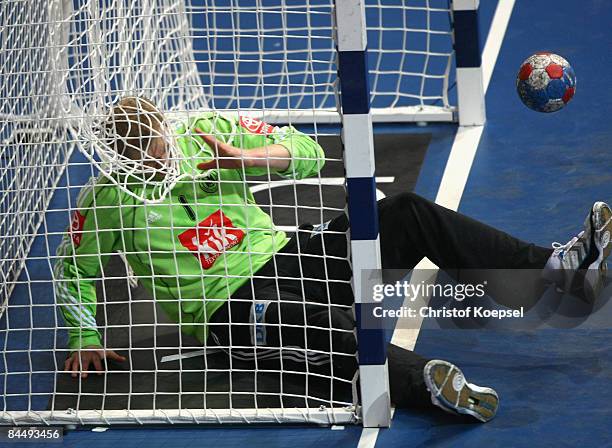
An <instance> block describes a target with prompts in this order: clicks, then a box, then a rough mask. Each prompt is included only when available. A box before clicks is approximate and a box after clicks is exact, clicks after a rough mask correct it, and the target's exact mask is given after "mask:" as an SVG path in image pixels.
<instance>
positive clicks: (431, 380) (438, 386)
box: [423, 359, 499, 422]
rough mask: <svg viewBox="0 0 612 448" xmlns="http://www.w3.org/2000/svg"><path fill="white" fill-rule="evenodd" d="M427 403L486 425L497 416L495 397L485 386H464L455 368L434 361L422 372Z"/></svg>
mask: <svg viewBox="0 0 612 448" xmlns="http://www.w3.org/2000/svg"><path fill="white" fill-rule="evenodd" d="M423 376H424V378H425V384H426V386H427V390H429V392H431V402H432V403H433V404H435V405H436V406H438V407H440V408H442V409H443V410H445V411H446V412H450V413H452V414H465V415H471V416H472V417H474V418H476V419H478V420H480V421H481V422H488V421H489V420H491V419H492V418H493V417H495V414H496V413H497V408H498V407H499V397H498V396H497V392H495V391H494V390H493V389H491V388H489V387H480V386H476V385H475V384H471V383H468V382H467V380H466V379H465V377H464V376H463V373H462V372H461V370H459V368H458V367H457V366H455V365H454V364H451V363H450V362H447V361H441V360H439V359H434V360H432V361H429V362H428V363H427V364H426V365H425V368H424V369H423Z"/></svg>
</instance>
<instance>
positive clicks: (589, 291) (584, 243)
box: [542, 202, 612, 303]
mask: <svg viewBox="0 0 612 448" xmlns="http://www.w3.org/2000/svg"><path fill="white" fill-rule="evenodd" d="M611 231H612V211H611V210H610V207H609V206H608V205H607V204H606V203H604V202H596V203H595V204H593V208H592V209H591V213H589V215H588V216H587V217H586V219H585V221H584V230H583V231H582V232H580V233H579V234H578V235H576V236H575V237H574V238H572V239H571V240H570V241H569V242H567V243H566V244H560V243H557V242H555V243H553V244H552V247H553V249H554V251H553V253H552V255H551V256H550V258H549V259H548V262H547V263H546V266H545V267H544V271H543V274H542V276H543V277H544V278H545V279H547V280H549V281H551V282H553V283H555V284H556V285H557V287H558V288H559V289H560V290H561V291H564V292H568V293H570V294H574V295H577V296H578V297H581V298H584V299H585V300H587V301H588V302H589V303H593V302H594V301H595V299H597V297H598V295H599V293H600V291H601V289H602V286H603V280H604V276H605V271H606V269H607V265H606V263H605V260H606V258H607V257H608V255H610V251H611V250H612V245H610V244H609V243H610V233H611Z"/></svg>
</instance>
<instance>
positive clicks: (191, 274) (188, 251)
mask: <svg viewBox="0 0 612 448" xmlns="http://www.w3.org/2000/svg"><path fill="white" fill-rule="evenodd" d="M105 130H106V131H107V133H109V135H111V136H112V139H113V143H112V147H113V148H114V150H115V151H116V152H117V154H118V156H121V157H123V158H124V159H127V160H130V161H132V162H133V163H132V166H131V167H132V168H131V169H132V171H131V172H132V173H136V172H138V169H139V168H138V167H140V169H142V171H143V172H148V173H151V172H154V173H155V175H154V177H155V178H157V179H162V178H163V177H164V167H166V166H167V165H168V164H170V163H172V160H170V156H169V147H168V144H169V143H168V135H167V133H168V132H169V131H168V130H167V129H166V124H165V119H164V116H163V114H162V112H161V111H159V110H158V109H157V108H156V107H155V105H153V104H152V103H151V102H150V101H149V100H147V99H144V98H140V97H125V98H123V99H122V100H121V101H119V102H118V103H117V104H116V105H115V106H114V107H113V108H112V110H111V111H110V114H109V118H108V120H107V122H106V123H105ZM174 134H176V135H177V138H176V145H177V147H178V148H180V151H181V152H182V158H181V161H180V168H179V170H180V171H181V172H187V173H191V174H194V173H198V174H202V171H204V172H205V173H206V172H207V173H208V174H207V176H206V177H205V178H201V177H197V178H191V179H190V180H189V181H181V182H178V183H177V184H176V185H175V186H174V187H173V188H172V190H171V191H170V193H169V194H168V195H167V197H165V199H164V200H163V201H161V202H159V203H154V204H152V203H147V204H146V205H143V203H142V202H139V201H138V200H137V199H136V198H135V197H136V196H142V195H144V196H146V195H147V194H148V190H147V188H150V187H149V186H148V184H147V183H146V182H139V181H134V182H132V183H131V184H130V185H129V188H130V190H131V192H132V193H134V194H132V195H131V194H128V193H127V192H126V191H124V190H123V189H121V188H119V187H118V186H117V185H116V184H115V183H113V182H111V181H110V180H109V179H107V178H105V177H99V178H98V179H97V180H96V181H95V182H93V183H92V184H91V185H89V186H88V187H86V188H84V189H83V190H82V191H81V193H80V196H79V199H78V211H76V212H75V215H74V217H73V221H72V225H71V229H70V232H69V234H67V235H66V237H65V238H64V240H63V242H62V245H61V247H60V248H59V250H58V254H59V255H60V260H59V261H58V264H57V266H56V271H55V272H56V295H57V299H58V302H59V304H60V308H61V311H62V313H63V316H64V319H65V321H66V322H67V324H68V325H69V326H70V327H71V328H70V330H69V347H70V349H72V353H71V355H70V356H69V357H68V359H67V360H66V363H65V370H66V371H70V372H72V375H73V376H75V377H76V376H77V375H78V373H79V372H80V374H81V376H82V377H83V378H84V377H86V376H87V374H88V372H89V371H90V369H95V370H98V371H100V370H102V369H103V361H104V360H105V359H112V360H115V361H123V360H124V358H123V357H122V356H120V355H118V354H117V353H115V352H114V351H112V350H109V349H108V348H107V347H104V344H103V343H102V339H101V335H100V333H99V331H98V329H97V327H96V321H95V315H96V295H95V294H96V293H95V279H97V278H100V276H101V274H102V273H103V270H104V266H105V264H106V262H107V261H108V259H109V256H110V255H111V254H112V253H113V252H115V251H121V252H123V253H124V254H125V256H126V258H127V261H128V263H129V265H130V266H131V268H132V269H133V271H134V273H135V275H136V277H137V278H138V279H139V280H140V281H141V282H142V284H143V285H144V286H145V287H146V288H147V289H148V290H149V291H151V293H152V294H153V296H154V297H155V299H156V300H157V302H158V303H159V304H160V305H161V307H162V308H163V309H164V311H165V312H166V313H167V314H168V315H169V316H170V317H171V318H172V319H173V320H174V321H176V322H179V323H180V326H181V331H182V332H184V333H186V334H190V335H193V336H195V337H197V338H198V339H199V340H200V341H201V342H202V343H207V344H215V345H218V346H219V347H221V348H225V350H226V351H227V352H228V353H229V354H231V355H232V356H242V358H243V359H244V358H245V357H248V356H251V357H254V356H257V357H261V359H264V358H266V359H268V358H270V357H275V356H276V357H282V358H283V362H285V364H284V365H285V366H287V364H286V363H291V362H301V363H302V365H303V363H304V362H308V363H311V365H313V366H321V364H325V363H329V362H330V360H331V361H332V362H333V367H334V375H335V376H339V377H342V378H346V379H351V378H353V377H354V374H355V372H356V369H357V361H356V351H357V349H356V341H355V337H354V331H353V330H354V327H355V321H354V315H353V312H352V309H351V306H352V304H353V300H354V298H353V293H352V289H351V287H350V282H349V281H350V279H351V276H352V272H351V268H350V265H349V263H348V261H347V248H348V240H347V234H346V232H347V230H348V224H349V223H348V218H347V216H346V215H344V214H342V215H340V216H338V217H336V218H335V219H332V220H331V221H330V222H328V223H326V224H324V225H321V226H318V227H317V228H316V229H313V227H312V226H308V225H305V226H302V227H300V230H299V231H298V232H296V234H295V235H293V236H291V237H289V236H287V235H286V234H285V233H284V232H282V231H278V230H276V229H275V227H274V224H273V222H272V219H271V218H270V216H268V215H267V214H266V213H265V212H264V211H263V210H262V209H261V208H260V207H259V206H258V205H257V204H256V203H255V201H254V198H253V195H252V193H251V192H250V190H249V187H248V184H247V182H246V179H245V176H249V175H262V174H267V173H269V172H274V173H276V174H278V175H280V176H281V177H285V178H292V179H302V178H306V177H309V176H314V175H316V174H317V173H318V172H319V170H320V169H321V167H322V166H323V163H324V153H323V149H322V148H321V147H320V146H319V145H318V144H317V143H316V142H315V141H314V140H312V139H311V138H309V137H308V136H306V135H305V134H302V133H300V132H298V131H297V130H295V129H294V128H292V127H290V126H287V127H282V128H279V127H272V126H268V125H266V124H264V123H262V122H259V121H253V120H248V119H244V118H243V119H236V120H234V119H231V118H226V117H223V116H221V115H219V114H216V113H214V112H209V113H202V114H200V115H199V116H198V117H196V118H194V119H192V120H189V121H188V122H187V123H184V124H183V125H182V126H181V127H180V128H179V129H178V130H176V131H175V132H174ZM115 176H120V174H116V175H115ZM117 179H118V177H117ZM378 211H379V221H380V222H379V226H380V245H381V256H382V266H383V268H385V269H411V268H413V267H414V266H415V265H416V264H417V263H418V262H419V261H420V260H421V259H422V258H423V257H427V258H429V259H430V260H432V261H433V262H434V263H435V264H436V265H437V266H439V267H440V268H441V269H443V270H446V271H447V272H449V273H451V275H453V276H457V275H460V271H461V270H462V269H486V268H491V269H508V270H512V271H508V272H517V273H518V272H521V270H527V269H528V270H530V271H533V272H540V271H542V272H544V276H540V275H537V276H531V277H529V276H528V277H527V278H525V276H522V277H520V281H521V282H523V283H524V290H525V291H529V294H530V295H532V296H534V297H536V296H537V295H538V291H539V292H541V291H543V290H544V288H545V287H546V286H547V283H546V281H545V280H543V279H542V277H547V278H548V279H550V280H551V281H554V282H556V283H557V285H558V286H559V287H561V288H565V289H571V290H572V291H574V292H575V291H577V294H578V295H579V296H581V297H582V298H583V299H586V300H594V298H595V297H596V295H597V293H598V292H599V289H600V287H601V284H602V281H603V280H602V277H603V275H602V273H603V270H604V267H605V259H606V257H607V256H608V255H609V253H610V250H611V247H612V246H610V245H608V242H609V237H610V231H612V224H611V222H610V221H611V217H612V212H611V210H610V208H609V207H608V206H607V205H606V204H604V203H603V202H597V203H595V204H594V205H593V207H592V209H591V211H590V213H589V215H588V217H587V220H586V222H585V229H584V231H583V232H581V233H580V234H579V235H578V236H577V237H575V238H573V239H572V240H571V241H570V242H569V243H567V244H566V245H563V246H560V247H557V248H556V249H555V250H552V249H546V248H542V247H538V246H536V245H534V244H528V243H525V242H523V241H520V240H518V239H516V238H513V237H512V236H510V235H507V234H505V233H503V232H501V231H498V230H496V229H493V228H491V227H489V226H486V225H484V224H482V223H479V222H477V221H475V220H472V219H470V218H468V217H465V216H463V215H461V214H458V213H455V212H453V211H451V210H448V209H445V208H443V207H440V206H438V205H436V204H434V203H432V202H429V201H427V200H425V199H423V198H421V197H419V196H416V195H415V194H412V193H404V194H400V195H397V196H394V197H388V198H386V199H383V200H381V201H379V203H378ZM509 275H511V274H509ZM517 275H519V274H517ZM506 280H509V279H506ZM517 280H518V277H517ZM490 283H491V282H490ZM507 283H511V281H510V282H507ZM488 287H489V288H491V289H493V290H495V285H492V284H489V285H488ZM503 289H504V288H503V287H501V288H499V290H500V291H503ZM532 293H533V294H532ZM501 294H502V295H503V292H502V293H501ZM497 299H499V297H496V300H497ZM517 300H518V302H517ZM533 300H534V298H533V297H527V296H526V297H525V298H524V299H523V298H519V299H515V301H514V302H513V303H512V304H513V305H516V306H522V305H524V304H526V305H531V304H533ZM502 301H503V300H502ZM519 302H521V303H519ZM329 304H333V305H334V306H329ZM253 322H257V323H258V324H260V325H258V330H257V332H255V331H254V329H253ZM305 327H306V329H305ZM330 335H331V337H330ZM254 345H256V346H257V347H258V348H257V350H256V351H254V350H253V346H254ZM241 349H242V350H241ZM388 356H389V360H388V362H389V371H390V386H391V399H392V401H393V402H394V404H395V405H396V406H397V407H406V406H418V405H431V403H433V404H435V405H436V406H438V407H441V408H443V409H444V410H447V411H451V412H455V413H461V414H468V415H472V416H473V417H475V418H477V419H478V420H480V421H488V420H489V419H491V418H492V417H493V416H494V415H495V413H496V410H497V407H498V397H497V394H496V393H495V391H494V390H493V389H490V388H482V387H478V386H475V385H473V384H470V383H469V382H467V381H466V380H465V378H464V377H463V375H462V373H461V371H460V370H459V369H458V368H457V367H456V366H454V365H452V364H450V363H448V362H445V361H441V360H429V359H424V358H422V357H420V356H419V355H417V354H415V353H413V352H411V351H408V350H404V349H402V348H399V347H396V346H393V345H390V346H389V350H388ZM258 360H259V358H258ZM302 371H304V369H302Z"/></svg>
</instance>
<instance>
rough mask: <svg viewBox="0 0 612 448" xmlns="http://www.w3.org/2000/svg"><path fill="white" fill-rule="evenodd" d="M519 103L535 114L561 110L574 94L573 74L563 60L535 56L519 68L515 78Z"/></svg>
mask: <svg viewBox="0 0 612 448" xmlns="http://www.w3.org/2000/svg"><path fill="white" fill-rule="evenodd" d="M516 90H517V92H518V94H519V97H520V98H521V101H523V103H524V104H525V105H526V106H527V107H529V108H530V109H533V110H535V111H538V112H555V111H557V110H559V109H562V108H563V107H564V106H565V105H566V104H567V103H568V102H569V101H570V100H571V99H572V97H573V96H574V93H576V74H575V73H574V69H573V68H572V66H571V65H570V63H569V62H567V61H566V60H565V59H564V58H562V57H561V56H559V55H557V54H553V53H536V54H534V55H533V56H530V57H528V58H527V59H526V60H525V62H523V64H522V65H521V69H520V70H519V72H518V75H517V77H516Z"/></svg>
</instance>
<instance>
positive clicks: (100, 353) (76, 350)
mask: <svg viewBox="0 0 612 448" xmlns="http://www.w3.org/2000/svg"><path fill="white" fill-rule="evenodd" d="M117 197H118V195H117V192H116V190H115V189H114V188H113V187H110V186H108V185H104V182H103V181H97V182H92V183H91V184H90V185H87V186H85V187H84V188H83V189H82V190H81V192H80V194H79V197H78V199H77V207H78V209H77V210H76V211H75V212H74V214H73V217H72V222H71V225H70V228H69V229H68V232H67V233H66V235H65V236H64V238H63V240H62V243H61V244H60V247H59V248H58V250H57V255H58V260H57V262H56V265H55V269H54V274H55V282H54V285H55V297H56V301H57V304H58V307H59V309H60V311H61V314H62V316H63V318H64V321H65V323H66V325H67V326H68V346H69V348H70V349H71V351H72V353H71V356H70V357H69V358H68V359H67V360H66V364H65V366H64V367H65V370H69V371H72V373H73V376H77V372H78V371H79V370H80V371H81V372H82V376H83V377H86V376H87V370H88V368H89V366H90V365H91V364H93V365H94V367H95V368H96V370H102V362H101V360H102V359H103V358H107V357H108V358H112V359H115V360H118V361H122V360H123V358H122V357H121V356H119V355H117V354H116V353H114V352H112V351H105V350H103V349H102V342H101V337H100V332H99V331H98V327H97V325H96V302H97V300H96V286H95V279H96V278H98V277H99V276H100V273H101V272H102V269H103V268H104V266H105V265H106V263H107V262H108V260H109V258H110V255H111V253H112V252H113V251H114V250H115V246H116V244H117V241H118V237H119V232H118V230H117V229H116V227H117V225H118V222H119V220H118V219H117V211H118V209H119V207H118V206H117ZM83 349H88V350H87V351H83Z"/></svg>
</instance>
